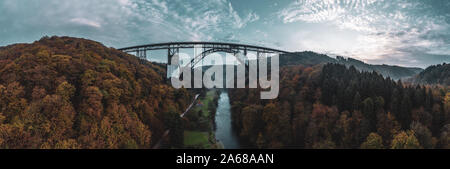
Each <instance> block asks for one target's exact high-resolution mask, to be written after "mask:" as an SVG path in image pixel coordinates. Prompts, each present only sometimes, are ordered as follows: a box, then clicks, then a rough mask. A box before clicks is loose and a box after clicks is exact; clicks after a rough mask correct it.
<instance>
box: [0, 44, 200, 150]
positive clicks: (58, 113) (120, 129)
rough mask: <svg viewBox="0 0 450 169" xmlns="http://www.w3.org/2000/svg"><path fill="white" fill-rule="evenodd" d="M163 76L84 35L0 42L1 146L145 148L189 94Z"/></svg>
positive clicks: (158, 67) (155, 68) (162, 70)
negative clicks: (6, 44) (9, 42)
mask: <svg viewBox="0 0 450 169" xmlns="http://www.w3.org/2000/svg"><path fill="white" fill-rule="evenodd" d="M165 75H166V72H165V68H164V67H162V66H161V65H155V64H152V63H149V62H146V61H142V60H139V59H137V58H136V57H134V56H131V55H128V54H125V53H122V52H120V51H118V50H115V49H112V48H107V47H105V46H103V45H102V44H100V43H97V42H94V41H90V40H85V39H78V38H69V37H51V38H49V37H44V38H42V39H41V40H39V41H36V42H34V43H32V44H17V45H11V46H7V47H3V48H1V49H0V148H150V146H151V145H153V144H155V142H156V141H157V140H159V139H160V137H161V135H162V133H163V132H164V131H165V130H166V129H167V128H170V127H171V126H170V124H171V123H169V121H171V119H170V118H171V117H177V115H178V114H177V113H178V112H182V110H183V109H184V108H185V107H186V106H187V103H188V102H189V99H190V98H191V96H190V94H189V93H188V92H187V91H186V90H174V89H173V88H172V87H171V86H170V85H167V84H166V83H165V80H164V79H163V78H164V77H165Z"/></svg>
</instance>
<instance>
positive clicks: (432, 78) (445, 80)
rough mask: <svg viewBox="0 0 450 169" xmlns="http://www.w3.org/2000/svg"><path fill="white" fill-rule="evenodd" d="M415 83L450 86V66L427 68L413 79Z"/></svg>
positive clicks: (444, 64)
mask: <svg viewBox="0 0 450 169" xmlns="http://www.w3.org/2000/svg"><path fill="white" fill-rule="evenodd" d="M412 81H413V82H416V83H422V84H441V85H446V86H449V85H450V64H446V63H443V64H438V65H433V66H430V67H428V68H426V69H425V70H424V71H423V72H421V73H420V74H418V75H417V76H416V77H414V78H413V79H412Z"/></svg>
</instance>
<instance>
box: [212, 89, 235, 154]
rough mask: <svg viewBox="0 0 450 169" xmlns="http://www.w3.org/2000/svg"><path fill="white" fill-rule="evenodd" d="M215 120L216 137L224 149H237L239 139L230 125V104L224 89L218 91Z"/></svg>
mask: <svg viewBox="0 0 450 169" xmlns="http://www.w3.org/2000/svg"><path fill="white" fill-rule="evenodd" d="M215 122H216V139H217V140H219V141H220V142H221V143H222V144H223V146H224V148H225V149H238V148H239V140H238V137H237V135H236V133H235V132H234V131H233V128H232V127H231V105H230V98H229V97H228V93H227V92H226V91H222V93H220V97H219V101H218V107H217V111H216V119H215Z"/></svg>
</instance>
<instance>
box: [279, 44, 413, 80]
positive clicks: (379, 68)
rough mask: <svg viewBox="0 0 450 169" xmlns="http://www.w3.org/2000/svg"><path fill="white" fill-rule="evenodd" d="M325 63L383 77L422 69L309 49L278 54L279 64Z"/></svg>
mask: <svg viewBox="0 0 450 169" xmlns="http://www.w3.org/2000/svg"><path fill="white" fill-rule="evenodd" d="M327 63H339V64H343V65H346V66H347V67H350V66H354V67H355V68H356V69H357V70H359V71H365V72H372V71H375V72H378V73H379V74H381V75H383V76H384V77H390V78H392V79H402V78H409V77H412V76H414V75H417V74H418V73H420V72H421V71H422V69H421V68H409V67H400V66H391V65H372V64H367V63H364V62H362V61H359V60H356V59H352V58H344V57H341V56H337V57H336V58H331V57H329V56H327V55H324V54H318V53H314V52H310V51H306V52H295V53H294V54H283V55H280V65H281V66H295V65H304V66H314V65H317V64H327Z"/></svg>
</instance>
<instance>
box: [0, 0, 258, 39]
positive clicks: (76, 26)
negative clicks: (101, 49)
mask: <svg viewBox="0 0 450 169" xmlns="http://www.w3.org/2000/svg"><path fill="white" fill-rule="evenodd" d="M0 14H1V15H0V21H1V22H2V23H5V24H4V25H5V26H3V24H2V28H0V29H2V30H1V31H0V35H1V36H2V39H1V40H0V45H6V44H10V43H17V42H31V41H33V40H36V39H39V37H40V36H44V35H68V36H78V37H85V38H89V39H93V40H97V41H100V42H103V43H104V44H106V45H109V46H114V47H123V46H129V45H136V44H142V43H155V42H163V41H189V40H196V41H201V40H204V41H207V40H212V39H214V38H213V37H225V36H226V35H227V34H229V33H230V32H234V31H236V30H238V29H243V28H245V27H246V26H247V25H248V24H249V23H252V22H255V21H257V20H258V19H259V16H258V15H257V14H256V13H254V12H252V11H248V12H238V11H236V10H235V9H234V8H233V5H232V4H231V3H230V2H229V1H228V0H211V1H203V0H190V1H164V0H92V1H83V2H81V1H78V0H65V1H60V0H41V1H39V2H37V1H27V0H3V1H1V2H0ZM16 27H19V28H20V29H17V28H16ZM3 32H6V33H3ZM4 34H10V35H4ZM25 35H32V36H29V37H28V38H27V37H25ZM21 36H23V38H18V37H21Z"/></svg>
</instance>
